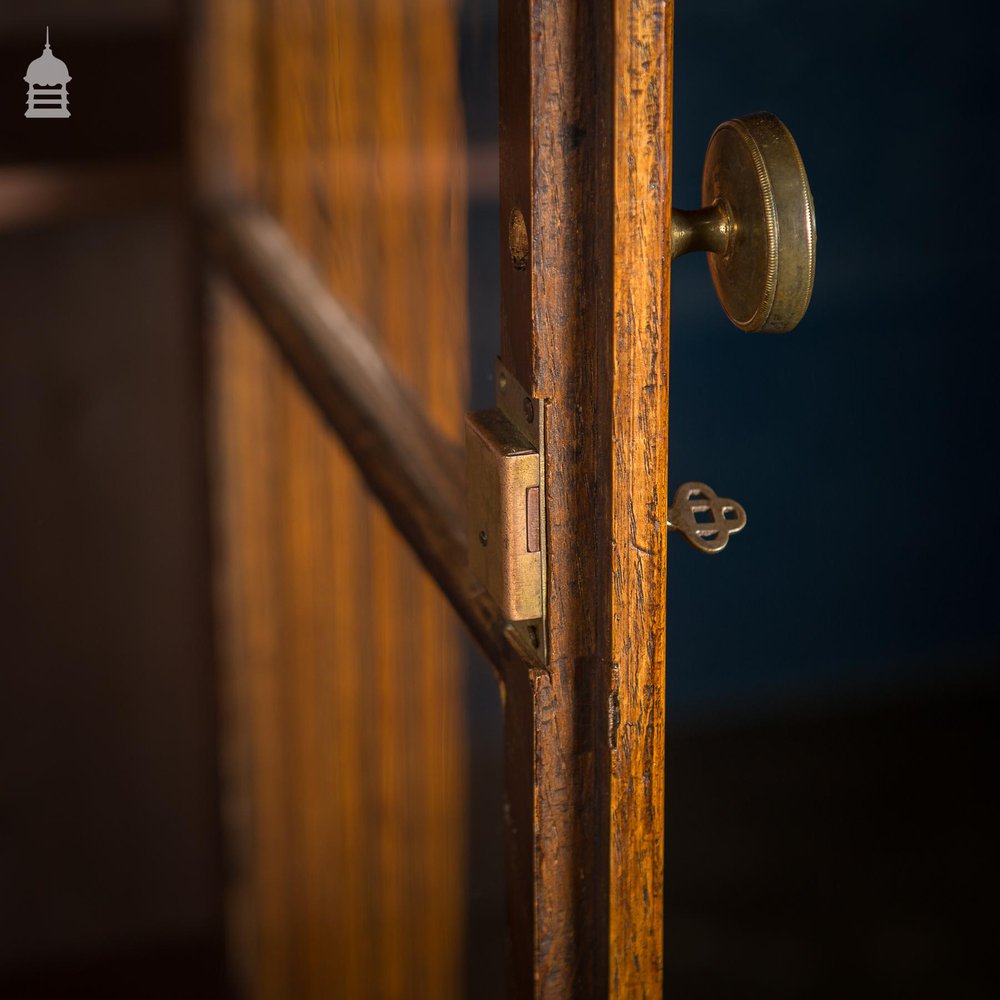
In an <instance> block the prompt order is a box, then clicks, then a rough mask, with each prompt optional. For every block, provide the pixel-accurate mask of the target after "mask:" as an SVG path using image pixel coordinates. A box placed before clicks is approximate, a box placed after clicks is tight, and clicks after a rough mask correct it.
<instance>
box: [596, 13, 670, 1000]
mask: <svg viewBox="0 0 1000 1000" xmlns="http://www.w3.org/2000/svg"><path fill="white" fill-rule="evenodd" d="M614 33H615V42H616V44H615V71H614V87H615V90H614V118H613V121H614V136H615V142H614V158H613V164H614V174H613V176H614V237H613V239H614V246H613V252H614V281H613V298H612V300H611V301H612V302H613V310H614V315H613V317H612V337H611V341H610V348H611V350H610V358H609V360H610V370H607V368H608V366H607V365H605V379H606V380H607V381H606V387H607V393H608V396H607V398H608V399H609V400H610V402H611V441H610V455H611V470H610V474H611V486H610V491H609V492H610V497H611V590H610V594H609V597H610V601H611V611H610V626H611V628H610V646H611V648H610V651H609V659H610V666H611V673H610V677H608V675H606V674H605V675H604V677H605V682H606V683H607V684H608V705H609V726H610V730H611V739H610V774H609V778H608V780H609V788H608V797H609V804H610V841H609V873H608V915H609V919H608V975H609V990H608V992H609V995H610V996H614V997H660V996H662V980H663V830H664V784H663V782H664V731H665V715H664V713H665V700H664V687H665V666H666V664H665V648H664V647H665V610H664V598H665V593H666V550H667V504H668V496H667V401H668V384H667V373H668V365H669V303H670V267H669V262H670V246H669V233H670V205H671V176H672V169H671V158H670V157H671V135H672V128H671V126H672V106H673V105H672V90H671V88H672V80H673V74H672V57H673V5H672V3H671V2H667V0H619V2H618V4H617V5H616V9H615V25H614ZM605 766H607V765H605Z"/></svg>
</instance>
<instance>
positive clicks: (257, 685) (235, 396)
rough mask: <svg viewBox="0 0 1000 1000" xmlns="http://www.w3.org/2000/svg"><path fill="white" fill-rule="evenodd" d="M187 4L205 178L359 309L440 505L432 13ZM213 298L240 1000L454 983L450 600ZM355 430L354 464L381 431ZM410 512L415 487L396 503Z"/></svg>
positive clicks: (446, 403)
mask: <svg viewBox="0 0 1000 1000" xmlns="http://www.w3.org/2000/svg"><path fill="white" fill-rule="evenodd" d="M205 7H206V10H205V11H204V12H203V16H202V22H203V32H202V39H201V44H200V51H201V60H200V65H201V71H200V75H199V81H200V82H199V85H198V86H197V87H195V88H194V90H195V93H197V94H199V95H204V96H205V97H206V98H207V99H206V101H205V104H204V105H202V106H201V109H200V110H201V111H202V112H205V111H206V110H207V115H205V114H203V116H202V123H203V127H202V131H201V141H200V143H199V149H200V153H199V156H198V163H199V180H200V188H201V191H202V195H203V197H207V198H211V199H213V200H218V199H220V198H221V199H233V198H240V197H242V198H246V197H249V198H251V199H252V200H254V201H256V202H257V203H258V204H259V205H261V206H262V207H264V208H265V209H266V210H268V211H269V212H270V213H271V214H272V215H273V216H274V217H275V218H276V219H277V221H278V223H279V224H280V225H281V227H282V228H283V230H284V231H285V233H286V234H287V237H288V239H290V240H291V242H292V243H293V244H294V247H295V249H296V252H297V254H298V255H299V256H300V257H302V258H303V259H304V260H306V261H308V262H309V264H310V265H311V267H312V270H313V272H314V273H315V274H316V275H319V276H320V284H321V285H322V286H324V287H325V289H326V290H328V291H329V292H332V293H333V294H334V295H335V296H336V297H337V299H338V300H339V301H340V302H341V303H342V305H343V306H344V308H345V309H346V310H347V312H348V313H350V314H351V315H352V316H353V317H360V322H359V323H357V325H356V326H355V327H353V328H352V329H355V330H356V329H364V330H365V331H367V334H368V335H369V336H370V337H371V338H372V339H373V340H374V341H375V342H376V343H377V347H378V352H379V354H378V355H376V356H381V357H382V358H384V359H387V362H388V365H389V366H390V367H391V369H392V375H393V381H392V382H391V385H392V386H393V387H395V388H396V389H398V385H399V384H402V385H403V386H405V391H402V392H397V393H396V394H395V395H393V394H391V393H390V398H388V399H387V398H386V397H385V396H384V395H383V396H379V395H377V394H376V395H373V396H371V397H370V398H368V399H367V400H366V405H367V406H368V413H369V415H370V414H371V413H372V412H377V408H378V406H379V404H380V403H381V404H387V405H389V406H390V407H391V406H393V405H396V404H398V403H399V401H400V400H406V403H407V406H408V407H409V408H408V409H406V415H407V417H409V416H413V415H414V414H420V413H423V414H424V416H423V417H422V418H421V421H420V423H419V425H416V424H415V425H414V426H415V438H411V439H410V442H411V444H412V443H413V441H414V440H415V439H416V440H418V441H420V442H422V446H426V447H429V448H430V450H431V452H432V453H433V455H432V457H433V462H432V466H433V469H434V470H436V476H437V478H435V477H432V478H431V479H430V480H426V479H425V480H422V481H421V484H420V485H421V489H422V490H423V493H422V494H421V496H422V497H423V499H424V500H425V501H427V502H428V503H430V504H431V506H433V507H434V509H435V510H436V511H438V514H440V512H441V511H446V510H451V509H452V508H453V507H454V506H455V504H456V502H458V501H457V499H456V497H457V496H460V494H459V493H458V492H457V491H460V489H461V485H460V476H458V477H457V478H452V477H451V475H450V471H449V470H451V469H453V468H458V469H460V465H459V463H457V462H454V461H453V459H454V457H455V452H454V446H452V448H451V449H449V448H447V447H442V446H441V445H440V440H441V439H442V438H444V439H448V440H451V441H455V442H457V441H458V440H459V437H460V428H461V417H462V412H463V410H464V408H465V395H466V389H465V378H466V370H467V354H466V351H467V348H466V317H465V301H466V291H465V283H466V275H465V253H466V247H465V231H464V225H465V200H464V199H465V187H464V176H465V167H464V147H463V142H462V135H461V109H460V105H459V101H458V84H457V76H456V74H457V68H456V67H457V64H456V58H455V44H456V43H455V37H454V35H455V25H454V15H453V11H452V9H451V7H450V6H449V5H447V4H442V3H440V2H437V0H419V2H414V3H408V4H397V3H390V2H386V0H380V2H374V3H369V2H363V0H288V2H285V0H282V2H280V3H277V2H275V0H257V2H254V3H244V2H241V0H213V2H212V3H211V4H208V5H205ZM244 263H246V261H245V260H244ZM251 270H252V269H251ZM247 273H248V272H246V271H245V270H244V272H243V273H242V276H240V275H237V278H238V279H239V280H241V283H242V285H243V287H244V290H245V289H246V288H247V286H248V284H249V283H248V282H246V281H243V280H242V279H243V278H246V276H247ZM295 287H297V286H294V285H293V286H292V292H291V294H292V295H293V297H294V294H295ZM286 291H287V288H286ZM220 294H221V298H217V304H216V308H217V318H218V322H217V323H216V324H215V325H214V330H215V337H216V360H215V365H214V370H215V372H216V378H217V383H216V389H217V392H216V420H215V428H216V440H217V449H218V455H219V466H218V473H219V474H218V478H217V495H218V498H219V516H218V530H217V537H218V541H219V546H220V556H221V564H220V565H221V574H220V609H221V612H222V615H221V619H222V644H223V650H224V677H225V681H224V687H225V691H226V698H225V700H224V710H225V713H226V719H227V722H228V724H227V732H228V734H229V738H228V739H227V741H226V747H227V749H226V760H227V774H228V775H229V780H228V782H227V785H228V787H229V789H230V791H229V793H228V802H229V803H230V806H229V811H230V813H231V815H233V816H234V817H236V821H235V822H233V823H232V824H230V829H231V830H232V831H233V837H232V839H231V843H232V844H233V853H232V858H233V860H234V863H235V870H234V877H233V879H232V885H233V896H232V898H233V906H232V913H233V916H232V919H231V921H230V926H231V929H232V939H233V943H234V947H233V953H234V955H235V956H236V958H237V962H238V965H239V967H240V969H241V970H242V982H243V984H244V986H245V987H246V990H247V993H248V995H251V996H256V997H261V998H269V997H282V998H284V997H288V996H296V997H336V996H344V997H365V996H371V997H410V996H417V995H419V996H434V997H449V996H456V995H457V994H458V991H459V983H460V982H461V955H462V922H463V914H462V900H463V890H462V883H463V878H464V871H463V864H464V861H463V859H464V856H465V845H464V836H465V832H464V825H465V815H464V801H465V792H464V787H465V775H464V768H465V763H464V751H463V736H464V731H463V730H464V727H463V722H462V716H461V708H462V677H461V656H460V647H459V638H458V633H457V628H456V620H455V618H454V615H453V614H452V613H451V611H450V610H449V608H448V606H447V602H446V601H445V599H444V597H443V596H442V595H441V594H440V593H439V591H438V589H437V588H436V586H435V585H434V584H433V582H432V581H431V580H430V579H429V578H428V577H427V576H426V574H425V573H424V572H423V571H422V569H421V567H420V564H419V563H418V561H417V559H416V558H415V556H414V555H413V554H412V553H411V552H410V551H409V548H408V546H407V545H406V544H405V543H404V542H403V541H402V540H401V539H400V537H399V535H398V534H397V530H396V528H395V527H394V525H393V524H392V523H391V521H390V519H389V517H388V516H387V515H386V514H385V513H384V512H383V510H382V509H381V508H380V507H379V506H378V505H377V504H375V503H373V502H372V500H371V498H370V496H369V494H368V491H367V490H366V487H365V483H364V481H363V479H362V478H361V476H359V475H358V473H357V471H356V470H355V460H356V458H357V454H354V455H352V454H351V452H349V451H348V449H346V448H345V447H343V446H342V445H341V444H340V443H339V442H338V441H337V440H336V438H335V437H334V435H333V434H332V433H331V429H330V426H329V419H330V414H329V413H326V412H324V410H325V407H324V409H323V410H321V409H320V408H317V406H316V403H317V402H319V403H320V406H321V407H323V406H324V401H327V402H328V401H330V399H332V398H334V397H338V394H339V393H340V391H342V390H344V389H345V384H344V383H340V384H339V385H338V384H336V383H329V382H324V381H323V378H322V372H321V371H320V370H319V369H317V368H315V367H313V368H311V369H310V371H311V372H312V376H313V377H312V378H311V379H310V378H306V379H304V380H303V378H302V375H303V368H304V367H306V368H308V366H309V364H310V363H311V361H310V357H309V356H308V354H307V353H303V352H302V351H301V350H300V351H298V352H296V351H295V350H291V349H290V344H291V341H290V340H288V339H287V338H286V340H284V341H283V342H282V349H281V350H279V348H278V347H277V346H276V345H274V344H272V343H270V342H269V340H268V339H267V337H266V336H265V335H264V334H263V333H262V331H261V330H260V328H259V327H258V325H257V323H256V322H255V320H254V318H253V316H252V315H251V314H250V313H249V312H247V311H246V310H244V309H243V308H241V307H240V306H239V305H238V304H237V303H236V302H235V300H234V299H233V298H232V297H230V296H227V295H226V294H225V293H220ZM251 301H252V304H253V306H254V308H255V309H256V311H257V312H258V313H261V312H263V311H264V310H263V309H262V307H261V300H260V297H259V296H258V297H254V296H251ZM310 301H312V300H310ZM293 328H294V324H293V325H292V326H291V327H290V326H289V325H288V324H286V325H285V329H286V330H291V329H293ZM299 332H301V330H300V331H299ZM297 343H298V346H299V347H301V344H302V342H301V340H299V341H297ZM369 348H370V345H369ZM282 350H283V351H284V354H282ZM368 356H369V357H370V356H372V355H371V351H369V354H368ZM311 360H312V361H315V358H312V359H311ZM289 361H291V362H292V365H291V366H290V365H289ZM385 370H386V371H388V369H385ZM355 374H360V373H358V372H355ZM367 374H369V375H370V374H371V372H370V371H369V372H368V373H367ZM303 381H304V382H305V385H306V387H307V389H308V392H307V391H304V389H303V384H302V383H303ZM363 385H364V386H365V388H370V387H371V382H370V380H369V381H368V382H363ZM347 388H350V386H347ZM354 391H355V393H357V392H358V391H360V390H359V387H358V386H354ZM310 393H311V395H312V398H310ZM336 412H337V413H340V414H343V413H344V412H345V410H344V408H343V406H341V407H340V409H339V410H337V411H336ZM393 412H394V414H395V416H397V417H398V416H400V413H399V411H398V410H394V411H393ZM338 429H341V430H343V427H339V428H338ZM359 440H363V441H364V443H363V444H362V445H360V448H361V451H363V452H364V453H365V454H366V455H368V456H369V460H370V462H369V466H368V471H369V472H370V473H371V472H372V470H373V469H374V466H375V465H377V462H374V460H373V456H374V455H376V454H377V451H378V441H379V436H378V433H377V432H374V433H362V434H361V435H360V438H359ZM400 443H401V442H400ZM421 454H422V455H425V454H426V452H421ZM410 467H411V468H413V466H412V463H411V466H410ZM373 475H375V478H374V479H373V478H371V477H370V478H369V486H371V485H372V484H373V483H374V482H376V480H377V479H378V476H377V473H373ZM381 481H382V482H383V483H385V482H388V477H386V476H383V479H382V480H381ZM405 485H406V484H404V487H405ZM409 485H413V483H412V482H411V483H410V484H409ZM378 488H379V487H378V486H375V489H376V491H377V490H378ZM435 491H437V492H438V495H436V496H435ZM383 499H384V497H383ZM399 508H400V510H402V504H400V505H399ZM426 513H427V506H426V504H425V505H424V506H421V505H420V504H417V512H416V513H410V514H408V515H406V516H408V517H409V519H410V521H409V522H408V523H415V522H418V521H420V519H421V518H422V517H424V516H425V515H426ZM421 523H422V525H423V527H422V530H423V531H424V536H423V537H424V538H425V540H426V542H427V545H426V548H425V551H424V552H422V553H421V554H422V555H423V556H424V557H425V558H426V557H428V555H429V553H431V552H436V553H438V556H439V557H441V555H440V554H441V553H442V552H445V553H448V552H450V555H447V557H446V558H445V557H441V558H444V561H445V562H446V563H447V564H448V565H449V566H450V565H452V563H453V562H454V555H455V551H457V550H458V549H456V547H459V546H460V544H461V541H460V538H459V537H458V536H457V535H456V534H455V533H454V532H453V531H451V530H449V531H448V532H447V533H446V534H445V535H444V537H443V539H442V540H441V541H439V542H435V541H434V538H433V534H434V531H435V530H436V529H439V528H440V527H441V525H440V523H438V522H421ZM453 523H454V524H455V525H457V526H459V528H460V525H461V523H462V519H461V518H460V517H459V518H455V519H454V522H453ZM449 528H450V526H449ZM456 579H457V578H456ZM455 586H456V587H460V586H464V584H462V583H460V582H459V583H456V584H455ZM471 603H472V604H475V600H474V599H473V600H471ZM491 628H492V626H488V627H487V631H490V629H491ZM498 628H499V626H498ZM490 634H493V633H490Z"/></svg>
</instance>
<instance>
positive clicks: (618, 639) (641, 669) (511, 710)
mask: <svg viewBox="0 0 1000 1000" xmlns="http://www.w3.org/2000/svg"><path fill="white" fill-rule="evenodd" d="M500 14H501V17H500V26H501V62H500V74H501V79H500V104H501V131H500V135H501V151H500V162H501V221H502V226H501V230H502V233H503V235H504V239H505V246H504V247H503V252H502V261H503V265H504V266H503V269H502V272H501V277H502V292H503V298H502V310H501V316H502V359H503V361H504V363H505V364H506V365H507V366H508V367H509V368H511V369H512V370H513V371H514V373H515V374H516V376H517V378H518V379H519V380H520V381H521V382H522V384H524V385H525V386H529V387H530V390H529V391H531V393H532V395H535V396H537V397H542V398H544V399H546V400H547V403H546V405H547V407H548V409H547V411H546V428H547V434H546V442H545V447H546V488H547V496H548V513H547V526H548V557H549V565H548V574H549V575H548V588H549V589H548V595H549V600H548V648H549V662H548V664H547V670H545V671H537V672H535V673H534V674H533V675H532V676H531V677H529V678H524V679H522V681H521V683H520V684H519V685H518V686H515V685H514V684H513V683H509V684H508V701H507V724H508V730H507V739H508V744H507V771H508V778H507V781H508V800H509V814H510V818H511V819H510V831H509V833H510V849H509V866H510V873H511V911H510V915H511V921H512V929H513V938H512V944H513V955H512V958H513V965H512V975H513V976H514V980H515V984H516V988H517V991H518V993H519V994H520V995H524V996H529V995H534V996H539V997H556V996H560V997H562V996H588V995H602V994H604V993H605V992H608V993H610V995H613V996H622V997H624V996H630V997H631V996H659V995H660V991H661V989H662V954H663V951H662V853H663V838H662V833H663V734H664V718H663V713H664V703H663V685H664V655H663V649H664V634H663V626H664V619H663V599H664V584H665V555H666V430H667V421H666V417H667V377H666V376H667V335H668V314H667V303H668V288H667V278H668V272H667V265H668V262H669V259H670V255H669V247H668V231H669V205H670V161H669V149H670V146H669V141H670V129H669V124H670V79H671V77H670V73H671V65H670V56H671V45H672V35H671V26H672V5H671V4H670V3H668V2H666V0H617V2H616V3H609V4H606V5H599V6H597V7H596V8H594V7H592V6H591V5H589V4H567V3H560V2H556V0H541V2H529V0H501V3H500ZM515 210H520V211H521V212H522V214H523V215H524V217H525V220H526V222H527V229H528V246H529V254H528V261H527V265H526V266H523V267H518V266H516V262H515V260H514V259H512V256H511V255H510V253H509V248H508V246H507V245H506V238H507V234H508V231H509V229H508V225H507V222H508V220H509V219H510V218H511V217H512V215H513V213H514V212H515ZM518 256H522V257H523V255H518ZM529 734H530V735H529ZM529 743H530V751H529V750H528V748H527V745H528V744H529ZM529 753H530V759H529Z"/></svg>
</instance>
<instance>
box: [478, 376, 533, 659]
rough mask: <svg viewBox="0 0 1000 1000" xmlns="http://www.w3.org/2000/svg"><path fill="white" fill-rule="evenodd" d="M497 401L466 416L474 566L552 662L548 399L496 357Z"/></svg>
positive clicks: (525, 636) (516, 623)
mask: <svg viewBox="0 0 1000 1000" xmlns="http://www.w3.org/2000/svg"><path fill="white" fill-rule="evenodd" d="M496 390H497V393H496V398H497V405H496V409H493V410H481V411H479V412H477V413H468V414H466V417H465V454H466V484H467V485H466V496H467V506H466V510H467V516H468V534H469V568H470V569H471V570H472V573H473V575H474V576H475V577H476V578H477V579H478V580H479V581H480V582H481V583H482V584H483V585H484V586H485V587H486V589H487V590H488V591H489V592H490V594H492V595H493V597H494V599H495V600H496V602H497V603H498V604H499V605H500V609H501V611H502V612H503V614H504V617H505V618H507V620H508V621H509V622H511V623H512V625H513V628H514V630H515V631H516V632H517V633H518V634H519V635H520V637H521V639H522V640H523V642H524V643H525V644H526V645H527V646H529V647H531V648H533V649H534V650H535V652H536V653H537V655H538V656H539V657H540V658H541V660H542V661H543V662H544V660H545V655H546V636H545V621H544V618H545V548H546V545H545V543H546V538H545V450H544V448H543V447H542V442H543V441H544V440H545V401H544V400H541V399H533V398H532V397H530V396H528V394H527V393H526V392H525V391H524V389H523V388H522V386H521V385H520V384H519V383H518V382H517V380H516V379H515V378H514V377H513V375H511V373H510V372H509V371H508V370H507V369H506V368H505V367H504V366H503V365H502V364H501V363H500V362H499V360H498V361H497V364H496Z"/></svg>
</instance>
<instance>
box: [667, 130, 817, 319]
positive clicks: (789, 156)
mask: <svg viewBox="0 0 1000 1000" xmlns="http://www.w3.org/2000/svg"><path fill="white" fill-rule="evenodd" d="M701 197H702V203H703V206H704V207H702V208H699V209H695V210H693V211H685V210H684V209H677V208H675V209H674V210H673V211H672V213H671V216H670V240H671V256H672V257H679V256H680V255H681V254H684V253H689V252H691V251H693V250H705V251H707V252H708V266H709V269H710V270H711V272H712V282H713V283H714V285H715V291H716V294H717V295H718V296H719V301H720V302H721V303H722V308H723V309H724V310H725V313H726V315H727V316H728V317H729V319H730V320H731V321H732V322H733V323H734V324H735V325H736V326H738V327H739V328H740V329H741V330H751V331H761V332H764V333H785V332H787V331H789V330H792V329H794V328H795V326H797V325H798V323H799V321H800V320H801V319H802V317H803V316H804V315H805V311H806V309H807V307H808V306H809V299H810V297H811V296H812V288H813V277H814V275H815V272H816V213H815V209H814V208H813V199H812V192H811V191H810V190H809V181H808V179H807V177H806V171H805V167H804V166H803V164H802V157H801V156H800V155H799V150H798V147H797V146H796V145H795V140H794V139H793V138H792V136H791V133H790V132H789V131H788V129H787V128H785V126H784V125H783V124H782V123H781V122H780V121H779V120H778V119H777V118H776V117H775V116H774V115H772V114H768V113H767V112H760V113H759V114H754V115H747V116H746V117H745V118H734V119H732V120H731V121H728V122H723V124H722V125H720V126H719V127H718V128H717V129H716V130H715V132H714V133H713V135H712V138H711V139H710V140H709V143H708V150H707V151H706V153H705V168H704V171H703V173H702V179H701Z"/></svg>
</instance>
